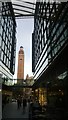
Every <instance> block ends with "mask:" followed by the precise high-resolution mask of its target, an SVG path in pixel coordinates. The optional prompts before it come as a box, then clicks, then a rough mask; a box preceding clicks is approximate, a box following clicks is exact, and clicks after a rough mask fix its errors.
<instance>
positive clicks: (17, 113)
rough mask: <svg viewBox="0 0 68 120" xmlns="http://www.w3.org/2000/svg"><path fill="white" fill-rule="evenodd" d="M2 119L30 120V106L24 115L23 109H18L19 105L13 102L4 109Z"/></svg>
mask: <svg viewBox="0 0 68 120" xmlns="http://www.w3.org/2000/svg"><path fill="white" fill-rule="evenodd" d="M2 118H3V119H6V118H19V119H20V118H22V120H24V119H25V120H28V119H29V104H27V107H26V109H25V112H24V113H23V107H22V106H21V108H19V109H18V108H17V103H16V102H12V103H9V104H7V105H6V106H5V107H4V110H3V113H2Z"/></svg>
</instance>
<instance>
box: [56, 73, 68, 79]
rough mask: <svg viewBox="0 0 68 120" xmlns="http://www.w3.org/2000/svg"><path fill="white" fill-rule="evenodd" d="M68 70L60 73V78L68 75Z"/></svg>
mask: <svg viewBox="0 0 68 120" xmlns="http://www.w3.org/2000/svg"><path fill="white" fill-rule="evenodd" d="M67 73H68V72H67V71H65V72H64V73H62V74H60V75H59V76H58V79H64V78H65V77H66V76H67Z"/></svg>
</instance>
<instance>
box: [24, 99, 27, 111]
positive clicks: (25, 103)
mask: <svg viewBox="0 0 68 120" xmlns="http://www.w3.org/2000/svg"><path fill="white" fill-rule="evenodd" d="M26 106H27V100H26V99H25V98H24V99H23V113H25V108H26Z"/></svg>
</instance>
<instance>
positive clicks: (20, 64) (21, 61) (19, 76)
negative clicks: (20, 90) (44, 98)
mask: <svg viewBox="0 0 68 120" xmlns="http://www.w3.org/2000/svg"><path fill="white" fill-rule="evenodd" d="M17 79H20V80H18V81H17V82H18V83H21V82H22V79H24V50H23V47H22V46H21V47H20V50H19V53H18V70H17Z"/></svg>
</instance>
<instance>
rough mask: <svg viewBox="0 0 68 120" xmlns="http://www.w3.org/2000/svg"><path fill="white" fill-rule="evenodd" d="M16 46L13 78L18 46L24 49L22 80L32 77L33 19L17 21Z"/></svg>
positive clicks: (15, 76)
mask: <svg viewBox="0 0 68 120" xmlns="http://www.w3.org/2000/svg"><path fill="white" fill-rule="evenodd" d="M16 23H17V29H16V30H17V33H16V38H17V45H16V67H15V75H14V78H17V67H18V51H19V50H20V46H23V48H24V56H25V58H24V62H25V63H24V78H25V77H26V75H27V74H29V76H32V32H33V28H34V27H33V25H34V23H33V19H32V18H31V19H17V20H16Z"/></svg>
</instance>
